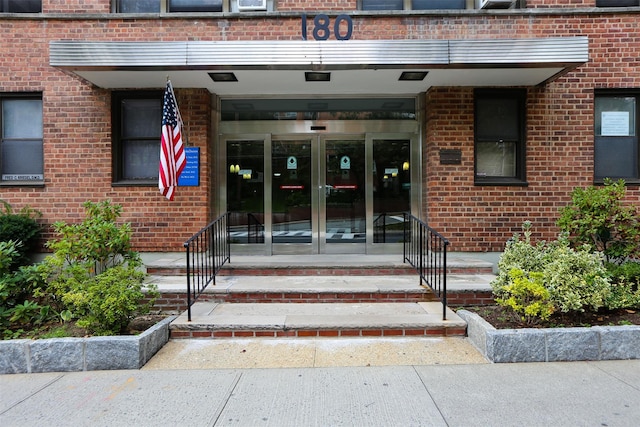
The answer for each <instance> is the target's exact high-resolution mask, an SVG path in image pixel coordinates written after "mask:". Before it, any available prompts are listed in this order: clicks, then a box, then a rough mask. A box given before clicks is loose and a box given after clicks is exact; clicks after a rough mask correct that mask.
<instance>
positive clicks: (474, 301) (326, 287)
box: [148, 274, 495, 311]
mask: <svg viewBox="0 0 640 427" xmlns="http://www.w3.org/2000/svg"><path fill="white" fill-rule="evenodd" d="M494 277H495V276H493V275H490V274H467V275H465V274H449V275H447V302H448V304H449V305H458V306H464V305H481V304H487V303H490V302H491V300H492V298H491V286H490V282H491V280H493V278H494ZM148 281H149V283H154V284H156V285H157V286H158V290H159V291H160V294H161V296H160V298H158V299H157V301H156V304H155V307H156V308H157V309H161V310H163V311H183V310H186V308H187V307H186V290H187V279H186V276H163V275H160V276H150V277H149V280H148ZM435 299H436V298H435V295H433V293H432V292H431V290H430V289H428V288H426V287H424V286H420V283H419V280H418V276H417V275H413V276H408V275H397V276H313V277H309V276H279V277H272V278H265V277H261V276H219V277H217V278H216V284H215V285H209V286H208V287H207V288H206V289H205V290H204V293H203V294H202V295H201V296H200V298H199V300H202V301H211V302H227V303H233V302H242V303H329V302H342V303H372V302H419V301H433V300H435Z"/></svg>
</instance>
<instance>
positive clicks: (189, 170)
mask: <svg viewBox="0 0 640 427" xmlns="http://www.w3.org/2000/svg"><path fill="white" fill-rule="evenodd" d="M184 152H185V155H186V156H187V165H186V166H185V167H184V169H183V170H182V173H181V174H180V178H178V186H180V187H197V186H199V185H200V148H199V147H185V149H184Z"/></svg>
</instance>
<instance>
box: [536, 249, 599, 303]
mask: <svg viewBox="0 0 640 427" xmlns="http://www.w3.org/2000/svg"><path fill="white" fill-rule="evenodd" d="M559 243H560V244H558V245H557V246H555V247H554V249H553V251H552V253H551V261H550V262H549V263H548V264H547V265H546V266H545V268H544V270H543V275H544V280H545V286H546V287H547V288H548V289H549V292H550V294H551V299H552V300H553V302H554V304H555V305H556V307H557V308H558V310H559V311H561V312H563V313H567V312H570V311H585V310H591V311H597V310H598V309H600V308H602V307H604V306H605V301H606V300H607V298H608V296H609V293H610V290H611V284H610V282H609V277H608V276H609V275H608V273H607V270H606V269H605V267H604V260H603V257H602V254H600V253H591V252H589V251H588V250H587V249H586V248H581V249H579V250H574V249H571V248H570V247H569V246H568V242H566V241H565V244H563V243H562V241H560V242H559Z"/></svg>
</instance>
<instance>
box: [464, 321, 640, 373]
mask: <svg viewBox="0 0 640 427" xmlns="http://www.w3.org/2000/svg"><path fill="white" fill-rule="evenodd" d="M456 314H458V316H460V317H461V318H462V319H463V320H465V321H466V322H467V337H468V339H469V341H471V343H472V344H473V345H474V346H475V347H476V348H477V349H478V350H479V351H480V352H481V353H482V354H483V355H484V356H485V357H486V358H487V360H489V361H491V362H494V363H517V362H577V361H594V360H627V359H640V326H638V325H625V326H594V327H584V328H541V329H533V328H525V329H496V328H495V327H493V325H491V324H490V323H488V322H487V321H486V320H484V319H483V318H482V317H481V316H479V315H477V314H476V313H471V312H469V311H467V310H459V311H458V312H457V313H456Z"/></svg>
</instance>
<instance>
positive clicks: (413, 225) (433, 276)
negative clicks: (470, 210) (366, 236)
mask: <svg viewBox="0 0 640 427" xmlns="http://www.w3.org/2000/svg"><path fill="white" fill-rule="evenodd" d="M404 224H405V225H404V245H403V246H404V249H403V258H404V261H406V262H408V263H409V264H411V266H413V267H414V268H415V269H416V270H417V271H418V274H419V276H420V286H422V285H423V283H424V284H426V285H427V286H428V287H429V288H431V290H433V292H434V293H435V294H436V296H437V297H438V298H440V300H441V301H442V319H443V320H446V319H447V246H449V241H448V240H447V239H446V238H444V237H443V236H442V235H441V234H440V233H438V232H437V231H435V230H434V229H432V228H431V227H429V226H428V225H427V224H426V223H424V222H423V221H421V220H419V219H418V218H416V217H415V216H413V215H411V214H405V222H404Z"/></svg>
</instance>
